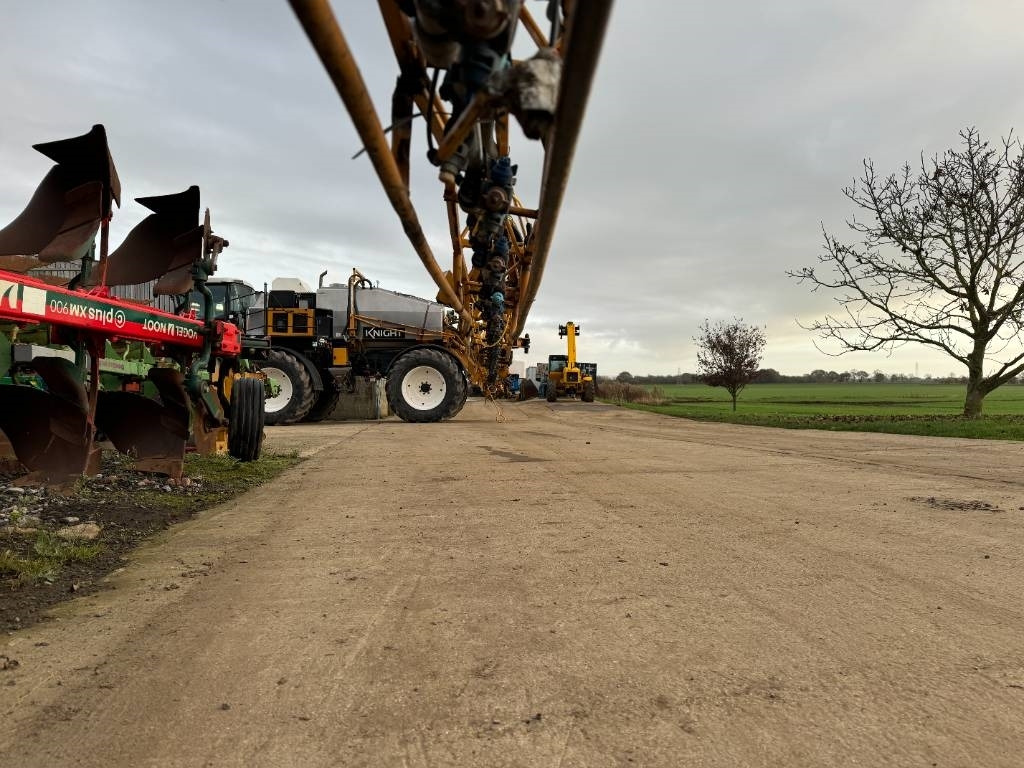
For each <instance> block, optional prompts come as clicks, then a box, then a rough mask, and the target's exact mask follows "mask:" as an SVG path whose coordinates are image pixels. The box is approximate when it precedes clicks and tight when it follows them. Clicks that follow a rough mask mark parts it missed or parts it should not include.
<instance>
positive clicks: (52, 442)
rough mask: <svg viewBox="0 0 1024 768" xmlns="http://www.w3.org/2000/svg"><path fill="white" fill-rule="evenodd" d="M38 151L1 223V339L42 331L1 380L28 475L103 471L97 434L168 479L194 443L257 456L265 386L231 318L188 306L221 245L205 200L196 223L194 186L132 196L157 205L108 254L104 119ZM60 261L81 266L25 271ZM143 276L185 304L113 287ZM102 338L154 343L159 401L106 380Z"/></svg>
mask: <svg viewBox="0 0 1024 768" xmlns="http://www.w3.org/2000/svg"><path fill="white" fill-rule="evenodd" d="M35 148H36V149H37V150H38V151H40V152H41V153H43V154H44V155H46V156H47V157H49V158H50V159H52V160H54V161H55V163H56V164H55V165H54V166H53V167H52V168H51V169H50V171H49V173H47V175H46V176H45V177H44V179H43V181H42V182H41V183H40V185H39V187H38V188H37V189H36V192H35V194H34V195H33V196H32V199H31V200H30V201H29V203H28V205H27V207H26V208H25V210H24V211H23V212H22V213H21V214H20V215H19V216H18V217H17V218H15V219H14V221H12V222H11V223H10V224H9V225H7V226H6V227H4V228H3V229H0V330H2V331H3V334H2V336H0V343H3V344H4V345H5V348H6V349H8V350H10V349H11V348H12V345H16V344H17V339H18V334H19V333H20V332H23V331H26V330H31V329H38V328H42V329H44V330H45V331H46V335H47V337H48V342H49V344H48V345H46V346H31V347H30V349H31V350H32V351H33V355H32V357H31V359H29V360H27V361H26V360H22V361H18V360H17V356H15V355H12V354H8V355H6V359H7V361H8V365H9V367H10V368H11V370H8V371H0V377H3V376H7V377H8V378H9V379H10V380H11V381H12V382H13V383H11V384H3V385H0V431H2V432H3V433H4V434H5V435H6V438H7V440H8V441H9V442H10V444H11V446H12V448H13V451H14V454H15V456H16V458H17V460H18V461H20V462H21V464H23V465H24V466H25V467H26V468H27V469H28V470H29V474H28V476H27V481H28V482H43V483H55V484H59V483H63V482H66V481H67V480H68V479H69V478H72V477H75V476H77V475H81V474H83V473H86V474H88V473H95V472H97V471H98V470H99V461H100V448H99V445H98V443H99V441H100V440H101V439H106V440H109V442H110V443H111V444H112V445H113V446H114V447H115V448H117V449H118V450H120V451H122V452H124V453H126V454H129V455H131V456H132V457H134V459H135V466H136V467H137V468H138V469H141V470H145V471H151V472H160V473H164V474H167V475H169V476H171V477H180V476H181V472H182V468H183V462H184V455H185V449H186V443H187V442H188V441H189V440H191V441H192V443H193V444H194V445H195V448H196V450H198V451H200V452H203V453H210V452H214V451H222V450H228V451H230V452H231V453H232V455H235V456H236V457H237V458H239V459H243V460H252V459H255V458H257V457H258V456H259V452H260V448H261V445H262V437H263V403H264V397H265V394H264V385H263V381H262V379H260V378H258V377H255V376H250V375H248V374H246V373H244V372H243V371H242V366H241V365H240V363H239V354H240V353H241V349H242V345H241V335H240V332H239V329H238V328H237V327H236V326H234V325H233V324H231V323H228V322H225V321H222V320H215V319H214V318H213V307H212V301H205V302H203V304H204V306H205V310H204V316H203V317H197V316H196V313H195V312H194V311H191V310H188V311H186V310H185V306H186V304H187V302H186V301H185V300H184V297H185V296H186V295H187V294H188V293H189V292H190V291H193V290H194V291H198V292H199V293H200V294H203V295H204V296H205V297H206V298H207V299H209V298H210V294H209V291H208V289H207V288H206V281H207V279H208V278H209V277H210V276H211V275H212V274H213V272H214V271H215V269H216V263H217V257H218V255H219V254H220V252H221V251H222V249H223V248H225V247H226V246H227V245H228V242H227V241H226V240H224V239H223V238H222V237H219V236H218V235H215V234H214V232H213V229H212V227H211V225H210V214H209V210H207V211H206V215H205V219H204V220H203V221H202V222H200V221H199V210H200V208H199V188H198V187H195V186H193V187H190V188H189V189H187V190H185V191H184V192H181V193H178V194H172V195H164V196H160V197H148V198H138V202H139V203H141V204H142V205H144V206H146V207H147V208H148V209H149V210H151V211H152V213H151V214H150V215H149V216H147V217H146V218H145V219H144V220H143V221H142V222H141V223H140V224H139V225H138V226H136V227H135V228H134V229H133V230H132V231H131V232H130V233H129V234H128V236H127V237H126V238H125V241H124V242H123V243H122V244H121V246H120V247H118V248H117V249H116V250H114V251H113V252H109V253H108V250H109V249H108V239H109V238H108V230H109V223H110V218H111V214H112V208H113V206H114V205H115V204H118V205H119V204H120V194H121V190H120V180H119V179H118V176H117V171H116V169H115V167H114V163H113V160H112V159H111V156H110V152H109V149H108V147H107V139H106V132H105V130H104V128H103V126H100V125H97V126H94V127H93V129H92V130H91V131H90V132H89V133H87V134H85V135H83V136H78V137H75V138H71V139H64V140H61V141H54V142H49V143H46V144H38V145H36V147H35ZM97 235H98V236H99V251H98V253H97V251H96V239H97ZM97 257H98V258H97ZM56 262H77V263H78V264H80V265H81V268H80V270H79V272H78V274H77V275H76V276H75V277H73V278H71V279H70V280H55V279H54V278H48V277H46V276H42V277H33V276H30V275H29V274H28V273H29V271H30V270H32V269H37V268H40V267H46V266H47V265H51V264H54V263H56ZM146 282H152V283H153V284H154V289H153V293H154V295H168V296H180V297H182V299H181V301H180V302H179V307H180V308H181V313H180V314H174V313H170V312H165V311H161V310H158V309H154V308H152V307H150V306H147V305H145V304H141V303H138V302H132V301H126V300H121V299H117V298H114V297H113V296H112V295H111V293H110V289H111V287H112V286H119V285H134V284H140V283H146ZM55 283H58V284H55ZM35 335H38V334H35ZM110 342H116V343H120V342H142V343H144V344H145V345H146V346H147V347H148V348H149V350H150V351H151V353H152V355H153V356H154V357H155V358H157V359H158V364H157V365H156V366H154V367H152V368H151V369H149V371H148V374H147V378H148V380H149V381H150V382H151V383H152V384H153V386H154V387H155V389H156V391H157V392H158V393H159V399H154V398H148V397H144V396H143V395H141V394H139V393H137V392H135V391H129V390H131V389H133V388H132V387H128V386H125V387H123V388H121V389H117V390H103V389H102V387H101V384H100V382H101V378H100V376H101V369H106V370H107V371H108V372H109V370H110V367H109V366H102V365H101V360H102V358H103V357H104V355H105V354H106V352H107V350H108V349H109V348H110ZM15 369H17V370H16V371H15ZM15 372H17V373H18V374H19V375H18V376H11V375H10V374H12V373H15ZM26 379H27V380H28V383H26ZM134 389H137V387H134Z"/></svg>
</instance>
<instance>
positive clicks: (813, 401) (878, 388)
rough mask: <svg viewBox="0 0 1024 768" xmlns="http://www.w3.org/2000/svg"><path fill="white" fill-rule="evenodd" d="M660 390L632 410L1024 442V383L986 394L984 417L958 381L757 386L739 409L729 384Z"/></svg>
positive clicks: (743, 395)
mask: <svg viewBox="0 0 1024 768" xmlns="http://www.w3.org/2000/svg"><path fill="white" fill-rule="evenodd" d="M657 389H658V390H659V391H660V395H661V396H662V398H664V400H665V403H664V404H663V405H639V404H633V403H630V404H623V405H624V407H629V408H638V409H641V410H648V411H654V412H656V413H664V414H667V415H669V416H680V417H684V418H689V419H700V420H703V421H723V422H731V423H736V424H750V425H756V426H768V427H787V428H791V429H831V430H852V431H861V432H895V433H900V434H910V435H933V436H945V437H972V438H991V439H998V440H1024V386H1004V387H1002V388H1000V389H997V390H996V391H995V392H993V393H992V394H990V395H989V396H988V397H986V398H985V408H984V412H985V417H984V418H983V419H981V420H979V421H967V420H964V419H962V418H960V413H961V412H962V410H963V403H964V393H965V387H964V386H962V385H957V384H751V385H750V386H748V387H747V388H746V389H745V390H744V391H743V392H742V393H741V394H740V398H739V403H738V406H737V411H736V413H733V412H732V410H731V403H730V400H729V395H728V393H727V392H726V391H725V390H724V389H715V388H712V387H708V386H705V385H703V384H676V385H667V386H661V387H658V388H657Z"/></svg>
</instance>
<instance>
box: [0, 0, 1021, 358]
mask: <svg viewBox="0 0 1024 768" xmlns="http://www.w3.org/2000/svg"><path fill="white" fill-rule="evenodd" d="M529 1H530V4H531V5H532V6H534V10H535V13H537V14H541V13H542V12H543V7H544V6H543V4H541V3H539V2H536V1H535V0H529ZM0 8H2V10H3V17H4V21H3V24H2V25H0V67H2V71H3V73H4V74H3V76H2V77H0V105H2V107H0V116H2V119H0V168H3V172H4V183H3V185H2V186H0V226H2V224H3V223H6V222H7V221H10V220H11V219H13V218H14V216H15V215H16V214H17V213H18V212H19V211H20V210H21V208H22V207H23V206H24V204H25V203H26V202H27V200H28V198H29V196H30V195H31V193H32V191H33V189H34V188H35V185H36V184H37V183H38V182H39V180H40V179H41V178H42V176H43V174H44V173H45V172H46V170H47V169H48V167H49V161H48V160H46V158H44V157H43V156H42V155H40V154H38V153H36V152H34V151H33V150H32V149H31V144H33V143H36V142H40V141H46V140H51V139H57V138H64V137H67V136H72V135H76V134H79V133H83V132H85V131H87V130H88V129H89V127H90V126H91V125H92V124H93V123H98V122H99V123H104V124H105V125H106V128H107V131H108V134H109V137H110V143H111V149H112V152H113V155H114V160H115V162H116V164H117V167H118V170H119V173H120V175H121V180H122V185H123V192H124V200H123V208H122V209H121V210H120V211H119V212H117V214H116V218H115V221H114V225H113V230H112V238H111V242H112V243H114V244H117V243H119V242H120V240H121V239H122V238H123V236H124V234H125V233H126V232H127V231H128V230H129V229H130V228H131V227H132V226H133V225H134V224H136V223H137V222H138V221H139V220H140V219H141V218H142V217H143V216H144V214H145V211H144V210H143V209H142V208H141V206H139V205H138V204H136V203H134V201H133V198H135V197H141V196H145V195H153V194H166V193H169V192H176V191H180V190H182V189H185V188H186V187H187V186H189V185H190V184H198V185H199V186H200V187H201V188H202V191H203V203H204V205H208V206H210V207H211V208H212V210H213V221H214V226H215V228H216V229H217V230H218V231H220V232H221V233H222V234H224V235H225V236H226V237H228V238H229V239H230V241H231V247H230V248H229V249H228V250H227V251H226V252H225V255H224V256H223V257H222V261H221V273H222V274H224V275H227V276H232V277H240V278H243V279H246V280H248V281H249V282H252V283H255V284H262V283H263V282H264V281H268V280H270V279H272V278H273V277H275V276H295V277H301V278H303V279H305V280H306V281H307V282H309V283H314V282H315V280H316V276H317V274H318V273H319V272H320V271H321V270H323V269H325V268H326V269H329V270H330V274H329V276H328V279H329V280H337V281H343V280H344V279H346V277H347V275H348V274H349V272H350V270H351V268H352V267H358V268H359V269H360V270H361V271H363V272H364V273H365V274H366V275H368V276H370V277H372V278H373V279H375V280H379V281H380V283H381V285H382V286H384V287H388V288H394V289H396V290H402V291H406V292H409V293H414V294H419V295H423V296H432V295H433V293H434V292H435V291H434V290H433V283H432V282H431V281H430V279H429V277H427V275H426V272H425V271H424V270H423V269H422V268H421V267H420V265H419V261H418V259H417V258H416V256H415V254H414V253H413V251H412V250H411V247H410V246H409V245H408V242H407V241H406V239H405V237H404V235H403V233H402V229H401V226H400V225H399V223H398V221H397V218H396V217H395V215H394V213H393V211H392V210H391V208H390V206H389V204H388V203H387V200H386V198H385V196H384V194H383V192H382V191H381V190H380V187H379V185H378V183H377V180H376V177H375V175H374V173H373V170H372V167H371V165H370V163H369V161H368V160H367V159H366V157H365V156H364V157H361V158H359V159H357V160H351V159H350V158H351V156H352V155H353V154H354V153H355V152H356V151H357V150H358V149H359V141H358V138H357V137H356V135H355V132H354V130H353V129H352V127H351V124H350V122H349V119H348V116H347V114H346V113H345V111H344V108H343V107H342V105H341V102H340V100H339V99H338V98H337V96H336V94H335V92H334V90H333V87H332V86H331V85H330V83H329V81H328V79H327V76H326V75H325V74H324V73H323V71H322V69H321V67H320V64H319V61H318V60H317V59H316V57H315V55H314V53H313V50H312V48H311V47H310V45H309V43H308V42H307V40H306V38H305V36H304V34H303V32H302V30H301V28H300V27H299V24H298V22H297V21H296V20H295V19H294V17H293V16H292V14H291V11H290V9H289V7H288V5H287V3H285V2H283V1H282V2H276V1H275V2H272V1H271V0H208V1H207V2H198V0H187V1H186V0H177V1H176V2H174V3H167V2H140V1H139V0H95V1H93V0H74V1H72V0H64V1H63V2H58V1H57V0H37V2H32V3H27V2H18V1H16V0H0ZM334 8H335V12H336V14H337V16H338V18H339V20H340V22H341V25H342V27H343V29H344V30H345V33H346V35H347V37H348V38H349V42H350V44H351V46H352V47H353V49H354V51H355V53H356V56H357V60H358V61H359V63H360V66H361V67H362V70H363V74H364V77H365V78H366V80H367V82H368V84H369V86H370V88H371V92H372V94H373V97H374V99H375V101H376V103H377V104H378V107H379V110H380V112H381V114H382V115H384V116H385V117H384V118H383V120H384V121H385V122H386V115H387V114H388V112H389V109H390V96H391V90H392V87H393V84H394V78H395V76H396V74H397V68H396V66H395V64H394V60H393V58H392V57H391V54H390V47H389V45H388V43H387V40H386V37H385V35H384V32H383V27H382V25H381V22H380V20H379V15H378V11H377V4H376V3H374V2H370V0H359V1H357V0H344V1H342V0H335V2H334ZM1022 28H1024V4H1020V3H1017V2H1014V0H899V2H894V1H893V0H888V1H885V2H883V1H882V0H849V1H846V0H843V1H842V2H828V0H773V2H770V3H764V2H753V1H752V0H749V1H748V2H736V3H715V2H711V0H707V1H706V2H690V3H681V2H675V1H674V0H619V1H618V2H617V3H616V5H615V11H614V14H613V17H612V22H611V24H610V27H609V30H608V37H607V39H606V44H605V50H604V54H603V56H602V60H601V64H600V69H599V71H598V75H597V79H596V82H595V84H594V90H593V93H592V95H591V102H590V107H589V109H588V113H587V117H586V120H585V121H584V127H583V133H582V135H581V138H580V145H579V148H578V151H577V155H576V161H575V165H574V171H573V174H572V178H571V181H570V185H569V190H568V194H567V197H566V201H565V205H564V207H563V210H562V214H561V218H560V221H559V225H558V230H557V232H556V235H555V240H554V245H553V248H552V251H551V255H550V258H549V260H548V266H547V269H546V272H545V277H544V283H543V285H542V286H541V289H540V294H539V296H538V299H537V302H536V303H535V305H534V307H533V311H532V313H531V315H530V322H529V323H528V325H527V331H528V332H529V333H530V335H531V337H532V339H533V350H532V354H531V356H530V358H531V360H533V361H535V360H538V359H545V358H546V356H547V355H548V354H552V353H556V352H559V351H560V350H561V348H562V347H561V344H562V343H561V342H560V341H559V339H558V335H557V326H558V324H559V323H562V322H565V321H566V320H574V321H576V322H577V323H579V324H580V325H581V326H582V328H583V334H582V336H581V338H580V341H579V352H580V356H581V358H582V359H585V360H592V361H594V362H597V363H598V365H599V367H600V370H601V372H602V373H606V374H609V375H614V374H615V373H617V372H618V371H621V370H629V371H631V372H632V373H634V374H641V373H675V372H676V371H677V370H683V371H687V370H693V369H694V367H695V352H694V347H693V343H692V337H693V336H694V335H695V334H696V330H697V326H698V325H699V324H700V322H701V321H702V320H703V319H704V318H710V319H712V320H717V319H727V318H730V317H732V316H734V315H735V316H741V317H742V318H743V319H744V320H745V321H747V322H750V323H756V324H758V325H762V326H766V327H767V335H768V346H767V350H766V354H765V360H764V365H765V366H766V367H768V366H770V367H774V368H777V369H779V370H781V371H783V372H786V373H803V372H806V371H809V370H811V369H814V368H826V369H835V370H848V369H850V368H858V369H865V370H868V371H872V370H875V369H876V368H877V369H882V370H884V371H887V372H895V371H903V372H913V370H914V368H915V365H918V366H919V367H920V372H921V374H924V373H926V372H930V373H934V374H936V375H945V374H947V373H949V372H953V371H956V372H957V373H960V370H959V368H958V367H957V364H956V363H954V362H953V361H951V360H948V359H947V358H943V357H941V356H937V355H935V354H933V353H928V352H926V351H924V350H921V349H919V348H904V349H903V350H901V351H898V352H896V353H895V354H894V355H893V356H891V357H887V356H885V355H868V354H859V355H856V356H852V355H846V356H844V357H840V358H832V357H827V356H825V355H823V354H821V353H820V352H818V351H817V350H816V349H815V347H814V345H813V343H812V338H811V336H810V335H809V334H808V333H807V332H805V331H803V330H801V329H800V328H799V326H798V325H797V320H802V321H805V322H806V321H810V320H812V319H814V318H817V317H820V316H822V315H823V314H824V312H825V311H826V310H827V309H828V307H829V305H830V299H829V297H828V296H827V295H824V294H811V293H810V292H809V291H808V290H807V289H806V288H804V287H801V286H798V285H796V284H795V283H793V281H792V280H790V279H788V278H787V277H786V276H785V271H786V270H787V269H793V268H797V267H800V266H803V265H809V264H812V263H813V262H814V260H815V258H816V256H817V255H818V253H819V252H820V246H821V239H822V238H821V225H822V224H824V225H825V226H826V227H828V228H830V229H834V230H839V229H841V228H842V227H843V222H844V220H845V218H846V217H847V216H848V215H849V214H850V213H851V209H850V206H849V204H848V203H847V202H846V201H845V198H843V196H842V195H841V193H840V189H841V188H842V187H843V186H844V185H845V184H847V183H848V182H849V181H850V180H851V178H852V177H853V176H854V175H855V174H856V173H857V172H858V169H859V168H860V164H861V160H862V159H863V158H865V157H869V156H870V157H872V158H873V159H875V161H876V162H877V163H878V165H879V166H880V168H882V169H885V170H890V169H895V168H896V167H897V166H898V165H900V164H901V163H902V162H904V161H907V160H910V161H915V160H916V159H917V158H918V157H919V155H920V153H921V152H924V153H925V154H927V155H930V154H933V153H935V152H941V151H942V150H944V149H946V148H948V147H950V146H953V145H955V144H956V142H957V133H958V131H959V130H960V129H962V128H964V127H966V126H968V125H974V126H977V127H978V128H979V129H980V130H981V131H982V133H983V134H984V135H986V136H987V137H990V138H993V139H996V138H998V137H999V136H1001V135H1003V134H1005V133H1007V132H1008V131H1009V130H1010V129H1011V128H1019V127H1020V126H1019V118H1020V115H1021V108H1022V106H1024V94H1022V92H1021V91H1020V89H1019V88H1017V87H1016V86H1017V84H1018V83H1017V81H1018V80H1019V75H1020V73H1021V72H1022V71H1024V46H1021V45H1020V30H1021V29H1022ZM414 141H415V142H416V143H415V145H414V148H413V152H414V166H413V174H414V179H413V198H414V202H415V203H416V204H417V208H418V210H419V211H420V217H421V220H422V221H423V224H424V228H425V229H426V231H427V234H428V237H429V239H430V241H431V243H432V245H433V246H434V250H435V253H436V254H437V255H438V258H439V260H441V261H442V263H445V262H446V259H445V255H446V254H448V253H450V245H449V244H448V240H447V222H446V218H445V215H444V210H443V207H442V205H441V200H440V189H439V186H438V185H437V183H436V172H435V171H434V169H432V168H431V167H430V166H429V165H428V164H427V163H426V160H425V158H424V157H423V153H424V152H425V147H424V145H423V131H422V126H421V125H418V126H417V130H416V131H415V132H414ZM512 154H513V159H514V160H516V161H519V162H520V173H519V186H518V191H519V193H520V195H521V197H522V198H523V200H524V203H525V204H526V205H534V204H536V202H537V197H538V181H539V168H538V165H537V157H538V155H537V152H536V149H535V148H534V147H531V146H528V145H527V142H526V141H525V140H524V139H522V138H518V140H516V139H515V138H514V141H513V145H512ZM417 161H418V162H417ZM517 357H518V355H517Z"/></svg>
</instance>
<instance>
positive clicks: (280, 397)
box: [260, 365, 295, 413]
mask: <svg viewBox="0 0 1024 768" xmlns="http://www.w3.org/2000/svg"><path fill="white" fill-rule="evenodd" d="M260 369H261V370H262V371H263V373H265V374H266V376H267V378H268V379H270V380H271V381H272V382H273V383H274V384H276V385H277V386H279V387H280V388H281V389H280V391H279V392H278V393H277V394H276V395H275V396H274V397H268V398H267V404H266V412H267V413H277V412H278V411H280V410H281V409H282V408H284V407H285V406H286V405H288V403H290V402H291V400H292V394H293V393H294V392H295V388H294V387H293V386H292V380H291V379H289V378H288V374H286V373H285V372H284V371H282V370H281V369H280V368H271V367H270V366H266V365H264V366H261V367H260Z"/></svg>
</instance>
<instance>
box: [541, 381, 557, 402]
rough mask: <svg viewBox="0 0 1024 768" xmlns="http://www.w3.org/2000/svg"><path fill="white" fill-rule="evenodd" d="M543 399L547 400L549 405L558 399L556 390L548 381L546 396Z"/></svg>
mask: <svg viewBox="0 0 1024 768" xmlns="http://www.w3.org/2000/svg"><path fill="white" fill-rule="evenodd" d="M544 397H545V398H547V401H548V402H549V403H553V402H555V400H557V399H558V389H557V388H556V387H555V385H554V384H552V383H551V382H550V381H549V382H548V391H547V394H546V395H545V396H544Z"/></svg>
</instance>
